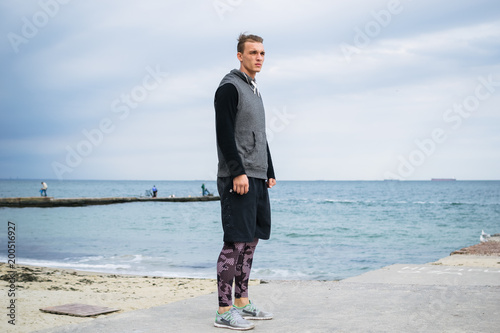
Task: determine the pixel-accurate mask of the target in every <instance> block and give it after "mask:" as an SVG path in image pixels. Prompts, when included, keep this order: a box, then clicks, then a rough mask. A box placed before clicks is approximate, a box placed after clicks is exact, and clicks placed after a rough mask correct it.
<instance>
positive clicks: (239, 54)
mask: <svg viewBox="0 0 500 333" xmlns="http://www.w3.org/2000/svg"><path fill="white" fill-rule="evenodd" d="M236 57H237V58H238V60H239V61H243V55H242V54H241V52H238V53H237V54H236Z"/></svg>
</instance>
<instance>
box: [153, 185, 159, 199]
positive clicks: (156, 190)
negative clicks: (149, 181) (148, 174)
mask: <svg viewBox="0 0 500 333" xmlns="http://www.w3.org/2000/svg"><path fill="white" fill-rule="evenodd" d="M152 191H153V198H156V194H157V193H158V189H157V188H156V185H153V188H152Z"/></svg>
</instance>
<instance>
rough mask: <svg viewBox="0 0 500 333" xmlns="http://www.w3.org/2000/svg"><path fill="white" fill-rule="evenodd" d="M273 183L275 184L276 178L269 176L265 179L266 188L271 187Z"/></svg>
mask: <svg viewBox="0 0 500 333" xmlns="http://www.w3.org/2000/svg"><path fill="white" fill-rule="evenodd" d="M274 185H276V179H274V178H269V179H268V180H267V188H271V187H273V186H274Z"/></svg>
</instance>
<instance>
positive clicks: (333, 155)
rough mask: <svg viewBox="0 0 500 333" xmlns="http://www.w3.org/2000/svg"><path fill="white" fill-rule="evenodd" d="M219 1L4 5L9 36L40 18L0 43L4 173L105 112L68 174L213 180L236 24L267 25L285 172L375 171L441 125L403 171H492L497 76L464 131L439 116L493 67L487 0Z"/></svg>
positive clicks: (494, 23)
mask: <svg viewBox="0 0 500 333" xmlns="http://www.w3.org/2000/svg"><path fill="white" fill-rule="evenodd" d="M220 1H221V2H217V1H192V2H190V3H189V4H188V3H186V2H182V1H180V0H178V1H168V2H164V1H148V2H147V3H140V4H139V3H137V2H135V1H109V2H106V3H105V4H104V3H102V2H96V1H86V2H77V1H61V2H60V1H59V0H46V1H40V2H35V3H26V2H9V4H8V5H6V4H2V5H0V7H1V14H0V19H1V20H2V22H4V24H3V26H2V28H1V31H0V32H1V34H3V35H4V36H5V37H7V36H8V34H9V33H16V34H18V35H20V36H23V29H24V31H25V32H26V31H27V30H26V29H28V28H26V27H24V26H23V25H26V24H29V23H26V22H31V24H35V23H36V20H37V17H38V20H39V21H38V26H36V24H35V28H36V30H37V31H36V33H33V34H32V35H33V36H31V35H30V36H23V38H26V41H27V42H25V43H21V44H19V45H18V52H15V50H14V48H13V47H12V43H11V42H10V41H9V39H8V38H4V39H3V40H2V41H1V42H0V43H1V44H0V45H1V48H0V61H2V63H3V64H5V66H4V68H5V70H4V72H3V75H2V77H0V86H1V89H0V107H1V110H2V112H1V115H0V153H1V154H2V156H6V158H7V160H6V161H4V162H2V164H0V166H1V168H0V177H27V178H30V177H33V176H34V175H37V176H40V177H44V178H54V177H56V174H55V173H54V170H53V168H52V165H53V163H54V162H59V163H61V164H64V163H66V159H67V158H68V157H67V156H68V151H69V150H68V147H69V149H73V150H74V151H77V149H78V147H79V145H80V148H82V147H84V146H85V143H82V142H85V141H89V142H90V141H91V140H90V139H89V138H88V133H97V132H92V131H97V130H99V131H101V127H102V124H103V123H102V122H103V121H104V122H105V123H106V120H108V123H109V124H108V125H109V126H110V127H112V130H111V129H109V130H108V132H106V133H104V132H103V131H101V132H102V140H97V139H95V138H98V136H95V137H94V139H95V140H97V141H96V142H98V143H97V144H93V143H92V142H91V144H92V146H91V153H89V154H88V155H87V156H81V157H82V158H81V162H80V163H78V165H75V166H74V167H71V169H72V171H71V172H70V173H69V172H68V173H66V174H65V175H64V177H67V179H70V178H78V179H80V178H99V179H102V178H112V179H118V178H120V179H144V178H152V179H203V178H210V179H213V178H215V170H216V163H217V161H216V154H215V138H214V119H213V117H214V111H213V95H214V93H215V89H216V88H217V85H218V83H219V81H220V79H221V78H222V77H223V76H224V75H225V74H226V73H227V72H228V71H229V70H230V69H232V68H236V67H238V62H237V60H236V57H235V55H236V51H235V47H236V45H235V44H236V37H237V36H238V34H239V33H240V32H243V31H248V32H251V33H256V34H260V35H262V36H263V37H264V45H265V47H266V63H265V65H264V69H263V71H262V73H260V74H259V76H258V78H257V79H258V82H259V87H260V89H261V92H262V94H263V97H264V103H265V106H266V109H267V112H268V132H270V133H269V137H272V140H270V141H271V143H270V144H271V149H272V151H273V156H274V157H275V166H276V169H277V170H278V171H279V173H278V175H277V176H278V178H280V179H283V178H285V179H381V178H383V177H384V173H385V172H386V171H391V172H397V168H398V163H400V162H399V161H400V157H404V158H406V159H408V158H409V157H410V155H411V154H412V153H413V152H415V151H416V150H418V146H417V145H416V143H415V142H416V141H418V140H425V139H428V138H429V137H431V135H432V132H433V130H434V129H436V128H441V129H443V130H445V131H446V134H447V135H448V139H447V140H446V142H443V143H440V144H437V145H436V149H435V151H434V152H433V154H431V155H430V156H426V160H425V163H423V164H422V165H420V166H418V167H416V168H415V171H414V172H413V174H412V175H410V176H408V177H407V178H408V179H429V178H431V177H433V176H434V175H435V174H437V173H439V174H442V175H445V174H449V173H450V172H455V171H456V172H457V175H460V177H463V178H468V179H471V178H474V177H478V176H477V175H487V176H488V178H496V179H498V178H499V177H500V175H499V174H498V171H497V170H499V169H498V168H497V166H498V160H497V159H496V157H494V156H496V151H498V148H499V146H498V145H499V141H498V136H496V134H495V133H498V129H497V128H496V127H495V124H496V123H498V120H499V119H498V118H499V116H500V115H499V114H498V112H497V108H496V105H498V102H499V97H498V96H499V93H498V90H499V89H498V87H497V86H494V85H493V88H492V89H494V92H493V93H492V94H491V96H489V97H488V98H487V99H484V100H481V101H480V104H479V105H478V107H477V109H476V110H475V111H474V112H472V113H471V114H470V116H468V117H462V118H460V121H461V122H460V126H459V127H458V128H457V129H454V128H452V126H451V125H453V124H458V123H454V122H453V123H452V122H446V121H445V120H444V119H443V115H444V114H445V112H447V110H448V109H450V108H453V105H454V104H457V103H458V104H460V103H463V102H464V100H465V99H466V98H467V97H468V96H471V95H474V91H475V89H476V87H477V85H478V84H479V83H478V82H479V81H478V80H479V79H478V78H479V77H483V78H487V77H488V76H489V75H493V81H494V82H498V81H500V77H498V76H497V73H498V72H499V71H498V70H499V67H500V64H499V62H498V59H500V54H499V52H500V51H499V50H500V47H499V46H500V45H499V40H500V38H499V37H500V36H499V34H500V33H499V31H500V29H499V28H500V25H499V23H498V18H499V11H498V10H496V9H498V8H499V6H500V5H498V4H497V3H496V2H495V1H475V2H470V1H441V2H439V3H431V2H416V1H409V0H401V1H395V0H392V1H385V0H384V1H366V0H356V1H350V2H332V1H326V0H325V1H313V2H311V1H302V0H301V1H296V2H293V3H291V2H289V1H284V0H279V1H264V0H252V1H248V0H242V1H236V2H235V1H232V2H229V1H226V0H220ZM220 3H224V4H226V5H227V6H229V7H223V8H225V9H226V10H225V11H223V12H221V11H220V9H219V10H218V9H217V7H216V6H214V5H216V4H220ZM47 4H52V5H53V7H52V11H53V12H52V13H53V14H54V15H49V14H48V11H47V7H46V6H47ZM55 4H59V5H58V7H57V10H56V7H55ZM44 6H45V7H44ZM391 6H392V7H391ZM44 8H45V9H44ZM221 8H222V7H221ZM44 12H45V13H46V16H47V18H48V20H47V21H46V22H43V20H42V19H43V13H44ZM387 13H390V16H387ZM384 15H385V16H384ZM40 20H41V21H40ZM42 23H43V24H42ZM367 29H368V30H367ZM370 29H371V30H370ZM28 30H29V29H28ZM363 34H365V35H366V38H365V37H363V36H362V35H363ZM25 35H26V34H25ZM367 38H368V39H367ZM363 41H364V42H365V43H363ZM347 44H348V45H350V46H351V47H352V48H351V49H350V51H351V52H350V53H348V54H349V59H347V58H348V57H346V52H345V50H343V49H342V45H347ZM155 70H156V71H159V72H161V73H164V75H162V80H161V82H155V81H152V80H149V79H148V75H151V71H155ZM155 83H157V84H155ZM280 112H281V113H282V114H281V115H282V116H283V112H285V114H289V115H291V116H293V117H290V118H286V117H285V118H283V117H282V118H280V117H279V114H280ZM455 116H457V114H455ZM273 117H274V118H273ZM283 119H284V120H283ZM456 121H458V120H456ZM104 127H106V126H104ZM85 133H87V135H86V134H85ZM457 142H460V144H457ZM82 149H83V148H82ZM83 152H84V151H83ZM80 155H84V154H80ZM469 156H474V157H478V158H480V160H481V161H482V163H481V164H480V165H478V164H474V163H471V162H470V161H468V158H469ZM488 156H489V157H488ZM465 162H467V163H465ZM75 164H76V163H75ZM478 170H481V172H478ZM280 173H282V174H280ZM457 177H458V176H457ZM479 178H480V177H479Z"/></svg>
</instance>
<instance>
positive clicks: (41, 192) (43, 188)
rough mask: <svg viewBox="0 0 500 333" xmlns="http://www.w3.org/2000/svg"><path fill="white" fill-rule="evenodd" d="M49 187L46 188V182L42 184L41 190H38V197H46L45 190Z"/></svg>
mask: <svg viewBox="0 0 500 333" xmlns="http://www.w3.org/2000/svg"><path fill="white" fill-rule="evenodd" d="M48 188H49V187H48V186H47V183H46V182H42V188H41V189H40V195H41V196H42V197H46V196H47V189H48Z"/></svg>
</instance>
